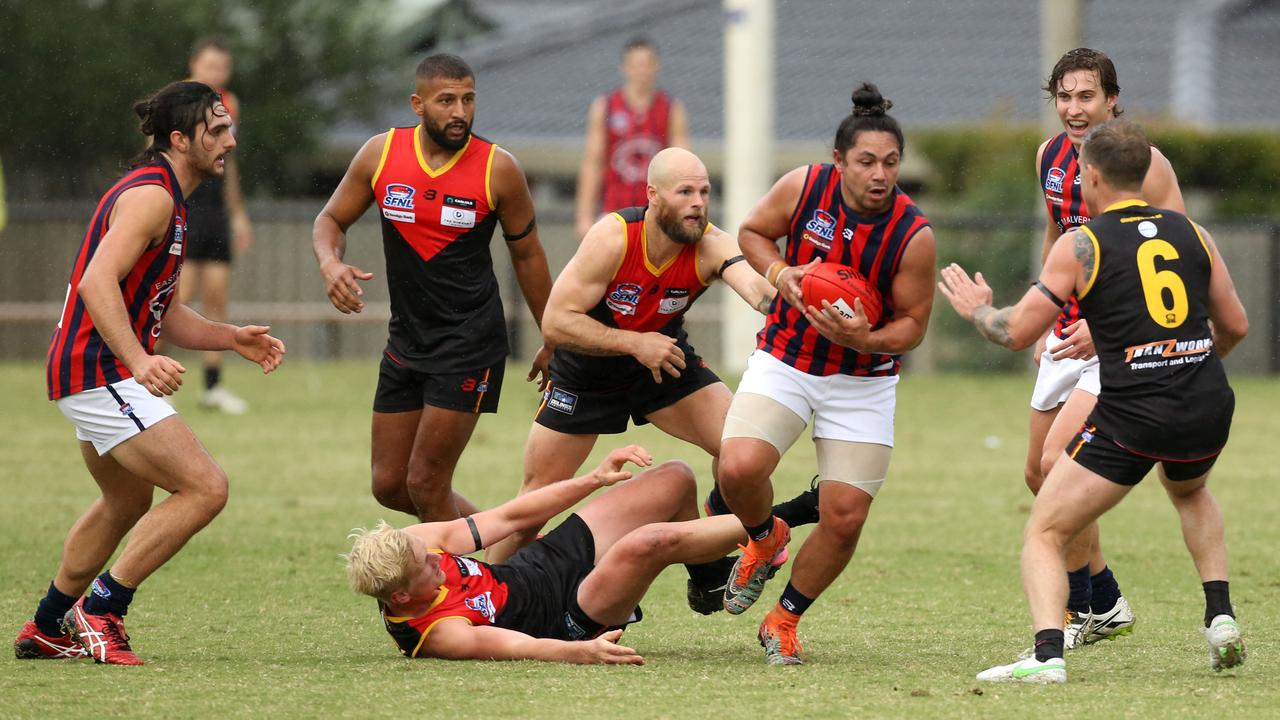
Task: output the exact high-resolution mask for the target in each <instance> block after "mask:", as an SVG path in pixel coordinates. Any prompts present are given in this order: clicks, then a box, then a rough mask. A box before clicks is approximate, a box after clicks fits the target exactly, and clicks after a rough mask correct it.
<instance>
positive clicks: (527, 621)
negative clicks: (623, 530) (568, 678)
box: [493, 514, 642, 640]
mask: <svg viewBox="0 0 1280 720" xmlns="http://www.w3.org/2000/svg"><path fill="white" fill-rule="evenodd" d="M595 555H596V542H595V536H593V535H592V534H591V528H590V527H588V526H587V523H586V522H585V521H583V519H582V518H580V517H578V515H577V514H573V515H570V516H569V517H568V518H566V519H565V521H564V522H562V523H560V525H558V526H557V527H556V529H555V530H552V531H551V532H549V533H547V534H546V535H545V536H543V537H541V538H538V539H537V540H535V541H533V543H532V544H530V545H528V546H527V547H524V548H522V549H521V550H520V551H519V552H517V553H516V554H515V555H513V556H512V557H511V559H510V560H507V561H506V562H503V563H499V564H497V565H494V566H493V574H494V577H496V578H497V579H498V580H500V581H502V582H504V583H506V584H507V602H506V604H505V605H504V606H503V607H502V610H501V611H500V612H499V613H498V616H497V617H496V618H494V624H495V625H498V626H499V627H504V628H506V629H508V630H517V631H519V632H522V633H524V634H526V635H531V636H533V637H539V638H554V639H556V640H588V639H590V638H593V637H595V636H597V635H599V634H600V633H602V632H604V631H605V630H608V629H610V628H607V627H605V626H604V625H603V624H601V623H599V622H596V621H595V620H593V619H591V617H590V616H589V615H587V613H586V611H585V610H583V609H582V606H581V605H579V604H578V586H579V585H581V584H582V581H583V580H584V579H586V577H587V575H589V574H591V571H592V570H594V569H595V562H596V560H595ZM641 615H642V613H641V611H640V608H639V607H637V608H636V609H635V612H634V613H633V615H632V618H631V619H630V620H628V621H627V624H630V623H632V622H639V621H640V618H641Z"/></svg>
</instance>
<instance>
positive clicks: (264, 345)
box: [231, 325, 284, 373]
mask: <svg viewBox="0 0 1280 720" xmlns="http://www.w3.org/2000/svg"><path fill="white" fill-rule="evenodd" d="M270 331H271V328H270V327H267V326H266V325H245V326H243V327H238V328H236V334H235V341H234V342H235V344H234V345H232V346H231V349H232V350H235V351H236V352H238V353H240V357H243V358H244V359H245V360H248V361H249V362H255V363H257V364H258V367H260V368H262V372H263V373H269V372H271V371H272V370H275V369H276V368H278V367H280V363H281V362H283V361H284V343H283V342H281V341H280V340H279V339H278V338H274V337H271V336H270V335H268V334H267V333H268V332H270Z"/></svg>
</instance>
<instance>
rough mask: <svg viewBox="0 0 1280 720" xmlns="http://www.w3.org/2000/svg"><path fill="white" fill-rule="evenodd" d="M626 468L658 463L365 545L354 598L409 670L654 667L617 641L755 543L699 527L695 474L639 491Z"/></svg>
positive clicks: (666, 475)
mask: <svg viewBox="0 0 1280 720" xmlns="http://www.w3.org/2000/svg"><path fill="white" fill-rule="evenodd" d="M627 462H630V463H632V464H634V465H638V466H640V467H647V466H649V465H651V464H652V462H653V461H652V459H651V458H650V457H649V454H648V453H647V452H645V450H644V448H641V447H639V446H637V445H629V446H627V447H623V448H619V449H617V450H614V451H613V452H611V453H609V456H608V457H607V458H605V460H604V461H603V462H602V463H601V464H600V466H599V467H597V468H596V469H595V470H593V471H591V472H590V473H587V474H586V475H583V476H582V477H578V478H574V479H572V480H564V481H561V482H556V483H552V484H550V485H548V486H547V487H543V488H540V489H538V490H533V491H530V492H528V493H525V494H523V495H521V496H519V497H517V498H515V499H514V500H511V501H510V502H507V503H505V504H503V505H500V506H498V507H496V508H494V509H492V510H486V511H483V512H478V513H476V514H475V515H472V516H470V517H467V518H465V519H461V520H453V521H450V522H436V523H424V524H421V525H414V526H412V527H408V528H405V529H404V530H396V529H394V528H392V527H390V526H388V525H386V524H385V523H383V524H381V525H379V526H378V527H377V528H375V529H373V530H372V531H356V533H354V534H353V537H354V539H355V543H354V546H353V547H352V550H351V553H350V554H349V555H348V556H347V576H348V578H349V579H350V581H351V587H352V589H354V590H355V591H356V592H359V593H363V594H366V595H370V596H373V597H375V598H377V599H378V605H379V607H380V609H381V610H382V616H383V621H384V622H385V624H386V628H387V632H389V633H390V634H391V636H392V637H393V638H394V639H395V641H396V645H398V646H399V648H400V652H401V653H402V654H404V655H405V656H406V657H414V658H421V657H439V658H449V659H454V660H462V659H471V660H547V661H558V662H569V663H584V664H585V663H608V664H632V665H639V664H642V663H643V662H644V659H643V658H642V657H641V656H640V655H639V654H638V653H636V652H635V651H634V650H632V649H631V648H627V647H623V646H621V645H618V644H617V641H618V637H619V635H621V632H622V631H621V627H623V626H625V625H627V624H628V623H631V622H635V621H637V620H639V618H640V608H639V603H640V600H641V598H643V597H644V594H645V592H646V591H647V590H648V588H649V584H650V583H652V582H653V580H654V578H656V577H657V576H658V573H660V572H661V571H662V570H663V568H665V567H667V566H668V565H673V564H675V563H706V562H707V561H710V560H714V559H716V558H720V557H724V554H725V553H726V552H729V551H730V550H732V549H733V547H734V545H735V544H736V543H740V542H743V541H744V540H745V539H746V536H745V535H744V534H743V532H742V526H741V525H740V524H739V523H738V522H737V521H736V520H735V519H734V518H732V517H728V516H721V517H711V518H703V519H697V518H698V506H697V502H698V499H697V493H698V487H697V483H696V482H695V481H694V477H693V471H692V470H691V469H690V468H689V466H688V465H687V464H685V463H683V462H680V461H678V460H677V461H671V462H667V463H663V464H662V465H659V466H658V467H655V468H652V469H650V470H647V471H646V472H643V473H641V474H640V475H639V476H637V477H635V478H634V479H630V480H628V478H630V477H631V473H630V472H627V471H624V470H622V467H623V465H624V464H625V463H627ZM623 481H626V482H623ZM615 483H618V485H617V486H616V487H614V488H612V489H610V490H609V491H608V492H605V493H604V494H602V495H600V496H599V497H597V498H595V499H594V500H592V501H590V502H588V503H587V504H586V505H584V506H583V507H582V508H581V509H580V510H578V512H576V513H574V514H572V515H570V516H569V517H568V519H566V520H565V521H564V522H563V523H561V524H560V526H559V527H557V528H556V529H555V530H552V531H551V532H550V533H548V534H547V535H546V536H545V537H542V538H539V539H538V540H536V541H535V542H534V543H533V544H532V545H530V546H528V547H526V548H524V549H523V550H521V551H520V552H518V553H516V555H515V557H513V558H511V559H510V560H509V561H507V562H504V563H499V564H489V563H484V562H479V561H476V560H472V559H471V558H469V557H465V555H466V554H468V553H473V552H476V551H479V550H480V549H482V548H484V547H486V546H488V545H490V544H491V543H493V542H496V541H498V540H501V539H502V538H504V537H507V536H508V535H509V534H510V533H513V532H516V531H519V530H522V529H526V528H531V527H541V526H542V524H543V523H544V522H546V521H547V520H548V519H550V518H552V517H554V516H555V515H557V514H559V513H560V512H563V511H564V510H567V509H569V508H570V507H572V506H573V505H575V504H576V503H577V502H578V501H579V500H582V499H583V498H585V497H586V496H588V495H590V494H591V493H592V492H594V491H595V490H596V489H598V488H601V487H604V486H607V485H614V484H615ZM815 505H816V500H815V499H814V498H813V495H812V493H804V495H802V496H801V497H798V498H796V499H794V500H792V501H789V502H787V503H784V504H782V505H779V506H778V507H777V508H775V510H776V512H778V513H779V514H780V515H784V516H786V517H787V518H789V520H790V521H792V522H797V523H806V522H812V519H811V518H812V515H813V513H814V512H816V507H815Z"/></svg>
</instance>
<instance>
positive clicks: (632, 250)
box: [551, 207, 711, 388]
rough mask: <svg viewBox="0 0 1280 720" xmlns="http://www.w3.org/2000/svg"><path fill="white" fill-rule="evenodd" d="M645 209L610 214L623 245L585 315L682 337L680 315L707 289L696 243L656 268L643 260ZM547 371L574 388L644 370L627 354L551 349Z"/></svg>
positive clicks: (620, 381) (625, 380) (619, 380)
mask: <svg viewBox="0 0 1280 720" xmlns="http://www.w3.org/2000/svg"><path fill="white" fill-rule="evenodd" d="M644 215H645V208H643V207H630V208H624V209H622V210H619V211H617V212H615V213H613V214H611V215H610V217H611V218H613V219H616V220H617V222H618V223H619V225H620V226H621V227H620V230H621V231H622V233H623V236H624V238H625V242H626V245H625V246H624V248H623V251H622V258H621V259H620V260H619V261H618V267H617V269H615V270H614V271H613V277H612V278H611V279H610V280H609V283H608V284H607V285H606V286H605V291H604V297H602V298H600V302H598V303H596V305H595V307H593V308H591V309H590V310H588V311H587V315H588V316H589V317H591V318H594V319H595V320H598V321H600V322H601V323H603V324H605V325H608V326H609V327H615V328H620V329H622V330H631V331H633V332H638V333H646V332H660V333H662V334H664V335H669V336H671V337H674V338H679V339H681V340H684V339H686V337H687V336H686V333H685V330H684V314H685V312H686V311H687V310H688V309H689V307H690V306H692V305H693V302H694V301H695V300H697V299H698V297H699V296H700V295H702V293H703V292H704V291H705V290H706V289H707V286H708V285H709V284H710V283H711V279H710V278H705V279H704V278H703V277H702V276H701V275H699V274H698V250H699V249H700V247H701V245H702V244H701V243H700V242H698V243H693V244H692V245H685V246H682V247H681V248H680V252H679V253H678V254H677V255H676V256H675V257H673V258H672V259H671V260H669V261H667V263H666V264H665V265H663V266H662V267H654V265H653V263H652V262H650V260H649V250H648V243H647V239H646V237H645V229H644ZM551 370H552V371H553V372H554V373H555V374H556V375H557V377H560V378H571V379H572V381H573V382H575V383H578V384H579V385H576V386H578V387H583V388H586V387H601V388H603V387H617V386H621V385H626V384H629V383H630V382H631V381H632V380H634V379H635V378H636V377H639V376H641V375H643V374H647V373H648V372H649V370H648V369H646V368H645V367H644V366H643V365H641V364H640V362H639V361H637V360H636V359H635V358H633V357H630V356H615V357H600V356H594V355H584V354H582V353H577V352H573V351H572V350H565V349H563V348H557V349H556V351H555V353H554V354H553V355H552V359H551Z"/></svg>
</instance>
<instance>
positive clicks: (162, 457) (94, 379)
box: [14, 82, 285, 665]
mask: <svg viewBox="0 0 1280 720" xmlns="http://www.w3.org/2000/svg"><path fill="white" fill-rule="evenodd" d="M134 111H135V112H136V113H137V115H138V118H139V119H140V120H141V131H142V133H143V134H144V135H146V136H148V137H150V138H151V144H150V146H149V147H147V149H146V150H145V151H143V153H142V154H141V155H140V156H139V157H138V158H137V160H136V161H135V163H134V165H133V168H132V169H131V170H130V171H129V172H128V173H127V174H126V175H125V176H124V177H123V178H121V179H120V180H119V181H118V182H117V183H116V184H115V185H113V186H112V188H111V189H110V190H109V191H107V194H106V195H104V196H103V198H102V200H101V201H100V202H99V203H98V209H97V211H96V212H95V213H94V217H93V220H92V221H90V224H89V230H88V232H86V234H85V238H84V242H83V243H82V245H81V246H80V252H79V254H78V256H77V258H76V262H75V265H74V266H73V270H72V273H71V282H70V285H68V287H67V301H66V304H65V306H64V307H63V310H62V317H61V319H60V320H59V322H58V326H57V330H56V331H55V332H54V335H53V340H52V342H51V344H50V346H49V358H48V368H47V371H46V380H47V382H48V388H49V399H50V400H54V401H56V402H57V404H58V409H59V410H61V411H62V414H63V415H66V416H67V418H68V419H69V420H71V422H72V424H74V425H75V427H76V438H77V439H79V440H80V454H81V455H82V456H83V458H84V462H85V465H86V466H87V467H88V468H89V473H90V474H91V475H93V479H94V481H95V482H97V483H98V487H99V489H101V491H102V497H100V498H98V500H97V501H95V502H94V503H93V505H92V506H90V507H89V509H88V510H87V511H86V512H85V513H84V514H83V515H81V516H80V519H79V520H77V521H76V524H75V525H74V526H72V528H71V530H70V532H68V534H67V539H66V542H65V544H64V545H63V552H62V561H61V563H60V564H59V565H58V573H57V575H56V576H55V577H54V579H53V581H52V582H51V583H49V590H48V592H47V593H46V595H45V598H44V599H43V600H41V601H40V605H39V607H38V608H37V609H36V614H35V618H34V619H33V620H32V621H30V622H28V623H27V624H26V626H25V627H23V629H22V632H21V633H20V634H19V635H18V638H17V640H16V641H15V642H14V649H15V652H16V653H17V656H18V657H19V658H69V657H80V656H83V655H84V654H86V653H87V654H88V655H89V656H90V657H92V658H93V659H94V660H95V661H97V662H100V663H112V664H120V665H141V664H142V660H141V659H139V658H138V656H137V655H135V654H134V653H133V650H132V648H131V647H130V646H129V636H128V635H127V634H126V633H125V631H124V616H125V615H126V614H127V613H128V612H129V604H130V602H131V601H132V600H133V594H134V591H135V590H136V589H137V588H138V586H139V585H140V584H141V583H142V582H143V581H144V580H146V579H147V578H148V577H149V576H150V575H151V574H152V573H153V572H155V571H156V569H158V568H159V567H160V566H161V565H163V564H164V563H165V562H167V561H168V560H169V558H171V557H173V555H174V554H175V553H177V552H178V550H180V549H181V548H182V546H183V545H185V544H186V542H187V540H189V539H191V536H193V535H195V534H196V533H197V532H198V531H199V530H200V529H201V528H203V527H204V526H205V525H207V524H208V523H209V522H210V521H211V520H213V518H214V517H215V516H216V515H217V514H218V513H219V512H220V511H221V510H222V507H223V505H224V504H225V503H226V500H227V476H226V475H225V474H224V473H223V471H222V468H220V467H218V464H217V463H216V462H214V460H213V458H212V457H210V456H209V453H208V452H207V451H206V450H205V449H204V446H202V445H201V444H200V441H199V440H197V439H196V437H195V435H193V434H192V433H191V430H190V429H188V428H187V426H186V424H185V423H183V422H182V420H181V418H179V417H178V416H177V414H176V413H175V411H174V409H173V408H172V407H170V406H169V405H168V403H165V402H164V401H163V400H161V399H160V398H162V397H164V396H165V395H171V394H173V393H174V392H176V391H177V390H178V387H179V386H181V385H182V373H184V372H186V369H185V368H183V367H182V365H181V364H180V363H178V362H177V361H175V360H173V359H172V358H168V357H165V356H163V355H154V354H152V353H153V352H154V349H155V344H156V342H157V340H159V339H164V340H165V341H166V342H170V343H173V344H174V345H176V346H178V347H183V348H188V349H191V350H235V351H236V352H237V353H239V354H240V355H242V356H243V357H245V358H246V359H248V360H251V361H252V362H255V363H257V364H258V365H259V366H261V367H262V371H263V372H271V371H272V370H274V369H275V368H276V367H277V366H278V365H279V364H280V361H281V360H282V359H283V357H284V351H285V348H284V343H282V342H280V341H279V340H277V339H275V338H273V337H271V336H270V335H268V334H267V330H268V328H265V327H261V326H257V325H248V326H245V327H234V326H231V325H226V324H224V323H217V322H211V321H209V320H206V319H205V318H203V317H201V316H200V315H198V314H197V313H196V312H195V311H193V310H191V309H190V308H188V307H187V306H186V305H184V304H182V303H181V302H180V301H179V302H174V290H175V288H176V287H177V284H178V276H179V274H180V273H181V271H182V260H183V250H184V244H185V239H186V217H185V216H186V208H185V207H184V206H183V198H184V197H185V196H186V195H187V194H188V193H190V192H191V191H192V190H194V189H195V187H196V186H197V185H199V184H200V182H201V181H202V180H204V179H205V178H209V177H217V176H219V175H221V174H222V173H223V172H224V169H225V167H226V156H227V153H229V152H231V150H232V149H233V148H234V147H235V146H236V141H235V138H234V137H233V136H232V134H231V118H230V116H229V115H228V113H227V110H226V107H225V106H224V105H223V104H222V101H221V98H220V97H219V95H218V93H217V92H216V91H215V90H213V89H212V88H210V87H209V86H208V85H204V84H202V83H196V82H178V83H173V84H171V85H167V86H165V87H164V88H163V89H161V90H160V91H159V92H157V93H156V94H155V95H153V96H152V97H150V98H147V99H146V100H143V101H140V102H139V103H137V104H136V105H135V106H134ZM157 487H159V488H162V489H164V490H165V491H167V492H168V493H169V496H168V497H167V498H166V499H165V500H164V501H163V502H161V503H159V504H158V505H156V506H155V507H152V506H151V503H152V496H153V494H154V492H155V488H157ZM130 531H132V537H130V538H129V543H128V544H127V545H126V546H125V548H124V551H123V552H122V553H120V556H119V557H117V558H116V561H115V563H114V564H113V565H112V566H111V568H110V569H109V570H108V571H107V572H103V573H102V574H101V575H98V573H99V572H100V571H101V570H102V567H103V566H104V565H105V564H106V563H107V560H108V559H110V557H111V555H112V553H114V552H115V549H116V546H117V545H119V544H120V541H121V540H122V539H123V538H124V536H125V534H126V533H129V532H130ZM95 575H97V579H94V576H95ZM90 583H92V584H93V592H92V593H90V595H89V597H88V598H87V599H86V598H80V595H81V594H82V593H84V591H85V589H86V588H88V587H89V585H90ZM77 598H79V599H77ZM64 614H65V620H64ZM67 630H69V631H70V636H68V633H67V632H66V631H67Z"/></svg>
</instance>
